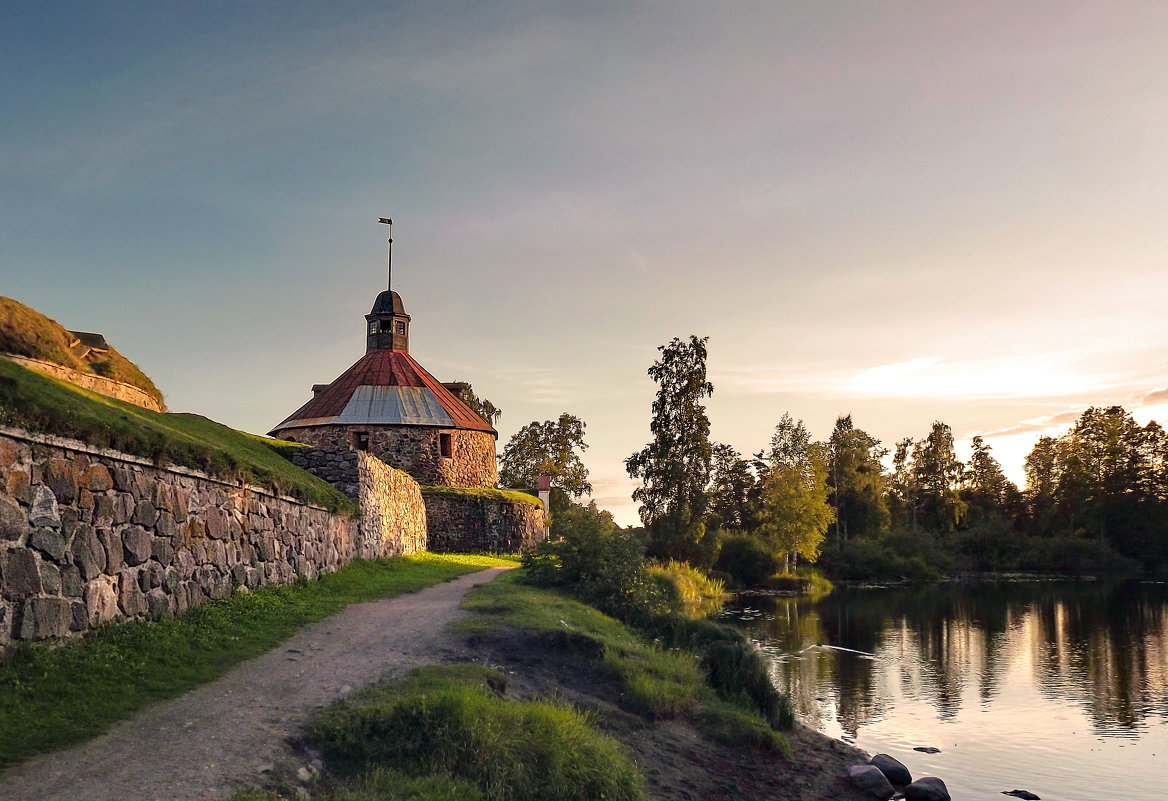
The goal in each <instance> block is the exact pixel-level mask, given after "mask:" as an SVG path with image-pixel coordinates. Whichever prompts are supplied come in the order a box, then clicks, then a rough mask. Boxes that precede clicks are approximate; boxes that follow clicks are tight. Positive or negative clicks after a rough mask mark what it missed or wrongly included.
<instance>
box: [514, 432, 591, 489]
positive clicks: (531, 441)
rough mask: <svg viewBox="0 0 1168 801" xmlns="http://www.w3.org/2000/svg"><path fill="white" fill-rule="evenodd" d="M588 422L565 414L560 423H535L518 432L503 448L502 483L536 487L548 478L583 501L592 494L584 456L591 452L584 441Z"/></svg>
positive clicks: (553, 484) (554, 485)
mask: <svg viewBox="0 0 1168 801" xmlns="http://www.w3.org/2000/svg"><path fill="white" fill-rule="evenodd" d="M585 427H586V426H585V423H584V421H583V420H581V419H580V418H578V417H576V416H575V415H571V414H568V413H567V412H562V413H561V414H560V416H559V418H558V419H556V420H544V421H543V422H542V423H540V422H536V421H534V420H533V421H532V422H530V423H528V424H527V425H525V426H524V427H523V428H521V429H519V430H518V431H516V432H515V435H514V436H512V437H511V439H510V440H509V441H508V442H507V445H506V447H505V448H503V456H502V457H501V459H500V461H499V481H500V483H502V484H503V485H504V486H508V487H534V486H535V485H536V480H537V479H538V478H539V477H540V476H548V477H550V478H551V480H552V487H554V488H556V489H559V490H561V491H563V492H564V493H565V494H566V495H570V496H572V497H573V498H579V497H580V496H581V495H591V494H592V485H591V484H590V483H589V482H588V468H586V467H585V466H584V462H583V460H582V459H581V458H580V454H582V453H583V452H584V451H586V450H588V445H586V444H585V442H584V429H585Z"/></svg>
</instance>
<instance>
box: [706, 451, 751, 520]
mask: <svg viewBox="0 0 1168 801" xmlns="http://www.w3.org/2000/svg"><path fill="white" fill-rule="evenodd" d="M712 453H713V460H712V462H711V476H710V510H709V523H708V525H709V526H710V527H711V528H713V529H720V530H723V531H725V530H727V529H729V530H732V531H751V530H753V529H756V528H758V525H759V522H760V521H759V520H758V510H759V508H760V506H761V505H762V504H761V500H760V493H761V491H762V487H761V486H760V485H759V480H758V477H757V476H756V475H755V473H754V470H753V469H752V467H751V463H750V462H748V461H747V460H746V459H744V458H742V454H740V453H739V452H738V451H736V450H734V448H732V447H730V446H729V445H725V444H722V443H718V444H716V445H714V446H713V451H712Z"/></svg>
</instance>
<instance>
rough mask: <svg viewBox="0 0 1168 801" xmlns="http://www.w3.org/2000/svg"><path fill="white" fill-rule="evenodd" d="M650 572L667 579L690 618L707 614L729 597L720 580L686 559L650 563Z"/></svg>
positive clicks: (717, 608) (720, 606)
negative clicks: (684, 560)
mask: <svg viewBox="0 0 1168 801" xmlns="http://www.w3.org/2000/svg"><path fill="white" fill-rule="evenodd" d="M649 575H650V576H654V577H659V578H661V579H664V580H665V581H667V582H669V584H670V585H672V587H673V592H672V593H671V594H675V595H676V597H677V599H678V600H679V601H680V604H681V611H682V612H683V613H684V614H686V615H689V616H690V617H709V616H710V615H712V614H714V613H716V612H718V611H719V610H721V608H722V604H723V603H725V601H726V599H727V598H729V597H730V594H729V593H727V592H726V585H725V583H724V582H722V581H721V580H720V579H716V578H710V576H708V575H707V574H706V573H705V572H704V571H703V570H701V569H700V568H696V567H694V566H693V565H691V564H688V563H687V562H678V561H675V560H672V559H671V560H670V561H668V562H665V563H664V564H651V565H649Z"/></svg>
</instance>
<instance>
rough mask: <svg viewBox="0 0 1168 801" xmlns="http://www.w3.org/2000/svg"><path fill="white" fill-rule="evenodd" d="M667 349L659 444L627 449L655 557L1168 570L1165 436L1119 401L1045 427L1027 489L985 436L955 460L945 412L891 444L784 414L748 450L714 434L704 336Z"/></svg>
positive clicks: (852, 575)
mask: <svg viewBox="0 0 1168 801" xmlns="http://www.w3.org/2000/svg"><path fill="white" fill-rule="evenodd" d="M660 351H661V353H662V357H661V359H660V360H658V361H657V362H656V363H655V364H654V365H653V367H651V368H650V370H649V375H650V377H651V378H653V379H654V380H655V381H656V382H657V383H658V385H659V389H658V394H657V399H656V400H655V401H654V404H653V417H652V422H651V425H650V430H651V432H652V434H653V441H652V442H650V443H649V444H648V445H646V446H645V448H644V449H642V450H641V451H639V452H638V453H635V454H633V456H631V457H629V459H628V460H626V466H627V468H628V471H629V474H630V475H631V476H633V477H634V478H640V479H641V481H642V486H641V487H639V488H638V489H637V490H636V492H635V493H634V495H633V497H634V499H635V500H637V501H640V502H641V517H642V520H643V521H644V523H645V535H646V541H647V544H648V548H649V551H650V553H652V554H653V555H656V556H659V557H663V558H677V559H684V560H687V561H689V562H691V563H693V564H697V565H702V566H706V567H711V566H712V567H716V568H717V569H719V570H721V571H722V572H724V573H727V574H729V575H730V576H731V577H733V578H736V579H738V580H739V582H740V583H749V582H750V581H751V580H752V579H755V578H758V577H759V576H765V575H767V574H768V571H769V572H771V573H773V572H775V571H776V570H781V571H783V572H791V571H792V569H793V568H794V566H795V564H796V563H797V562H804V563H810V562H816V561H818V563H819V564H820V565H821V566H822V567H823V568H824V569H826V571H827V572H828V574H829V575H831V576H834V577H840V578H845V579H889V578H910V579H928V578H935V577H938V576H940V575H943V574H946V573H951V572H955V571H987V570H993V571H1016V570H1026V571H1055V572H1065V573H1078V574H1084V573H1107V572H1115V573H1136V572H1149V573H1154V574H1164V573H1168V434H1166V433H1165V431H1164V429H1163V428H1161V427H1160V425H1159V424H1158V423H1155V422H1151V423H1148V424H1147V425H1143V426H1141V425H1140V424H1138V423H1137V422H1136V421H1135V420H1134V419H1133V418H1132V416H1131V414H1130V413H1128V412H1127V411H1125V410H1124V409H1123V408H1122V407H1119V406H1112V407H1108V408H1090V409H1088V410H1087V411H1085V412H1084V413H1083V415H1082V416H1081V417H1080V418H1079V420H1078V422H1077V423H1076V424H1075V425H1074V427H1073V428H1072V429H1071V430H1070V431H1068V432H1067V433H1066V434H1064V435H1062V436H1060V437H1044V438H1042V439H1040V440H1039V441H1038V443H1037V445H1036V446H1035V448H1034V450H1033V451H1032V453H1031V454H1030V456H1029V457H1028V458H1027V460H1026V477H1027V482H1026V487H1025V489H1021V490H1020V489H1019V488H1018V487H1017V486H1015V485H1014V483H1013V482H1011V481H1010V480H1009V479H1008V478H1007V477H1006V476H1005V474H1004V473H1003V472H1002V468H1001V465H1000V464H999V463H998V461H997V459H995V458H994V455H993V452H992V449H991V447H990V446H989V445H988V444H987V443H986V442H985V441H984V440H983V439H982V438H981V437H974V439H973V450H972V454H971V455H970V457H969V459H968V461H966V462H963V461H962V460H961V459H959V458H958V456H957V453H956V449H955V446H954V438H953V432H952V429H950V427H949V426H948V425H946V424H945V423H942V422H939V421H938V422H934V423H933V424H932V427H931V429H930V430H929V431H928V433H927V434H925V435H924V436H923V437H921V438H919V439H914V438H911V437H906V438H905V439H902V440H900V441H899V442H897V443H895V445H894V446H893V447H892V448H887V447H886V446H884V445H883V444H882V443H881V442H880V441H879V440H877V439H876V438H874V437H872V436H871V435H870V434H868V433H867V432H865V431H864V430H862V429H861V428H859V427H857V426H856V425H855V423H854V421H853V420H852V418H851V416H850V415H848V416H844V417H841V418H839V419H838V420H837V421H836V424H835V427H834V429H833V430H832V432H831V435H830V436H829V437H828V438H827V440H825V441H813V440H812V438H811V435H810V433H809V432H808V430H807V428H806V427H805V426H804V424H803V422H802V421H801V420H793V419H792V418H791V417H790V415H784V416H783V417H782V419H781V420H780V421H779V423H778V424H777V425H776V427H775V430H774V435H773V436H772V438H771V442H770V443H769V445H768V447H766V448H764V449H763V450H761V451H759V452H757V453H755V454H753V455H751V456H744V455H743V454H741V453H739V452H738V451H736V450H735V449H734V448H732V447H731V446H729V445H725V444H718V443H714V442H711V441H710V439H709V430H710V423H709V418H708V416H707V415H706V411H705V406H704V405H703V403H702V401H703V399H704V398H706V397H708V396H709V395H710V394H712V392H713V385H712V384H710V383H709V382H708V381H707V380H706V371H705V359H706V340H705V339H700V338H698V337H690V338H689V340H688V341H685V340H679V339H675V340H673V341H672V342H671V343H669V344H668V345H665V346H662V347H661V348H660Z"/></svg>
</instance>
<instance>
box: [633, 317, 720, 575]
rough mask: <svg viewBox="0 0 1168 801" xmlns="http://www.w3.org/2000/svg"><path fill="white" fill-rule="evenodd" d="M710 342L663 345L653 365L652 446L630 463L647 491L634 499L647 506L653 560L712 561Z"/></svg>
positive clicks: (643, 508)
mask: <svg viewBox="0 0 1168 801" xmlns="http://www.w3.org/2000/svg"><path fill="white" fill-rule="evenodd" d="M708 339H709V338H708V337H703V338H698V337H696V336H690V338H689V341H688V342H683V341H682V340H680V339H676V338H675V339H673V340H672V341H671V342H670V343H669V344H668V345H662V346H661V347H660V348H658V350H659V351H661V358H660V359H659V360H658V361H656V362H654V363H653V366H652V367H650V368H649V377H650V378H652V379H653V380H654V381H656V382H657V385H658V390H657V398H656V399H655V400H654V401H653V418H652V420H651V421H650V423H649V430H650V432H651V433H652V434H653V441H652V442H650V443H649V444H648V445H646V446H645V447H644V448H643V449H642V450H640V451H638V452H637V453H634V454H633V455H632V456H630V457H629V458H628V459H626V460H625V467H626V468H627V469H628V472H629V475H630V476H632V477H633V478H639V479H641V486H640V487H638V488H637V489H635V490H633V500H634V501H637V502H638V503H640V504H641V509H640V512H641V520H642V521H644V523H645V527H646V529H647V531H648V533H649V548H650V551H651V552H652V554H653V555H654V556H657V557H660V558H665V559H681V560H684V561H687V562H692V563H695V564H703V565H704V564H710V563H711V562H712V561H713V558H714V556H715V546H716V543H717V539H716V537H713V536H712V531H711V532H708V531H707V528H706V511H707V507H708V504H709V498H708V496H707V494H706V489H707V486H708V484H709V482H710V462H711V459H712V456H713V450H712V446H711V444H710V419H709V417H708V416H707V415H706V407H705V406H704V405H703V404H702V400H703V399H704V398H706V397H708V396H710V395H711V394H712V393H713V391H714V385H713V384H711V383H710V382H709V381H707V380H706V342H707V341H708Z"/></svg>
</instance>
